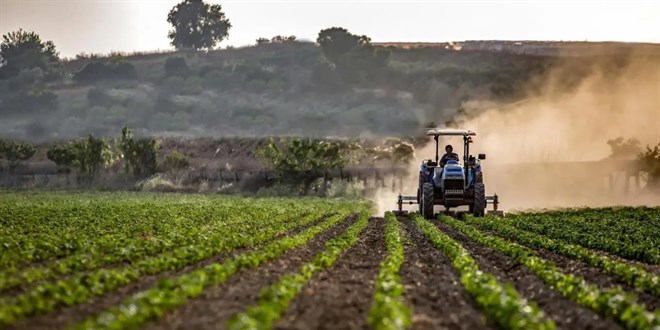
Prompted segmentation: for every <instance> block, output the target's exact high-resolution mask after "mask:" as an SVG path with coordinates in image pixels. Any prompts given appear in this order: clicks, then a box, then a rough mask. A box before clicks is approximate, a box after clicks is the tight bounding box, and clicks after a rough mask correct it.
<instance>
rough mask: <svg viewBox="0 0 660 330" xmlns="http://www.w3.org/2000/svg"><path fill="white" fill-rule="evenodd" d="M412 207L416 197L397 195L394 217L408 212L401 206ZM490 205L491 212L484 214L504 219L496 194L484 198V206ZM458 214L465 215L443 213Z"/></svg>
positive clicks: (451, 213) (453, 214) (453, 213)
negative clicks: (491, 206) (491, 207)
mask: <svg viewBox="0 0 660 330" xmlns="http://www.w3.org/2000/svg"><path fill="white" fill-rule="evenodd" d="M404 204H407V205H413V204H417V196H403V195H401V194H399V197H397V200H396V205H397V209H396V210H394V211H393V212H394V214H395V215H407V214H408V211H407V210H404V209H403V205H404ZM488 204H491V205H493V209H492V210H486V214H488V215H494V216H498V217H504V211H502V210H499V209H498V207H499V205H500V199H499V197H498V196H497V194H495V195H493V196H486V205H488ZM459 213H465V212H451V211H445V214H448V215H451V216H456V215H458V214H459Z"/></svg>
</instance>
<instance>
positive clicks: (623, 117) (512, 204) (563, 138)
mask: <svg viewBox="0 0 660 330" xmlns="http://www.w3.org/2000/svg"><path fill="white" fill-rule="evenodd" d="M618 60H619V61H621V59H618ZM612 63H613V60H612V59H610V58H604V57H603V58H599V60H594V62H591V63H588V67H586V68H585V67H582V68H580V70H581V71H582V73H583V76H582V77H580V79H578V81H577V82H576V81H575V74H574V73H573V72H572V71H574V70H575V68H574V65H575V64H574V62H573V64H570V65H569V64H566V65H558V66H557V67H556V68H555V69H553V70H551V71H550V72H548V73H546V74H545V75H544V76H542V77H537V78H536V79H534V81H530V86H532V85H533V86H534V88H531V87H530V91H528V92H527V95H528V97H527V98H526V99H524V100H522V101H518V102H515V103H509V104H498V103H493V102H490V101H482V100H470V101H467V102H465V103H463V105H462V107H463V108H464V109H465V110H466V112H467V114H466V115H461V117H457V118H456V120H455V121H456V122H457V125H456V126H457V127H459V128H464V129H470V130H474V131H476V132H477V133H478V136H477V137H476V138H475V139H474V140H475V143H474V144H473V145H472V147H471V148H472V149H471V151H472V153H473V154H476V153H486V154H487V156H488V157H487V160H486V161H484V162H483V163H482V164H483V167H484V171H485V183H486V190H487V194H492V193H495V192H496V193H498V194H499V196H500V197H501V200H502V206H503V207H504V208H506V209H508V210H512V209H532V208H557V207H577V206H607V205H660V196H658V195H657V194H653V193H652V192H650V191H644V189H643V186H644V176H643V175H642V176H641V177H639V178H635V177H627V176H626V174H625V172H623V171H614V170H612V169H607V168H605V166H604V165H598V164H596V163H579V162H589V161H599V160H603V159H605V158H607V157H608V156H609V155H610V148H609V146H608V145H607V143H606V142H607V140H609V139H612V138H616V137H619V136H622V137H625V138H636V139H638V140H639V141H640V142H641V143H642V145H644V146H646V145H651V146H653V145H656V144H658V143H659V142H660V56H633V55H630V56H627V57H626V58H625V60H624V62H623V63H616V65H613V64H612ZM571 65H572V66H573V67H572V66H571ZM447 142H454V143H453V144H454V148H455V149H457V147H458V149H459V150H460V148H461V146H462V142H461V140H460V139H459V138H454V139H452V140H446V141H441V146H443V145H444V144H445V143H447ZM432 149H433V147H431V146H430V145H427V146H426V147H425V148H424V149H422V150H416V152H415V153H416V155H417V156H418V157H417V158H418V159H416V160H415V161H413V162H412V164H411V173H412V177H411V179H409V180H408V183H409V186H408V187H407V188H406V189H405V190H404V194H409V195H414V194H415V193H416V190H417V179H416V173H417V171H418V170H417V168H418V166H419V164H420V162H421V160H422V159H425V158H430V157H433V154H434V150H432ZM441 150H442V148H441ZM624 168H625V167H624ZM626 181H627V182H628V183H626ZM627 185H628V187H627V188H626V186H627ZM390 199H391V200H392V201H391V202H390V203H391V204H389V205H392V206H391V207H390V209H392V208H393V207H394V204H393V201H394V200H395V199H394V198H390V196H388V199H387V201H389V200H390ZM378 203H382V201H380V200H379V201H378ZM411 209H414V208H411Z"/></svg>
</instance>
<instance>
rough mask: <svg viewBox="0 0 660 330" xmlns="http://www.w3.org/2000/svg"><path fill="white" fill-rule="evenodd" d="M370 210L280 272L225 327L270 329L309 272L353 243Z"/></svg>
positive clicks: (366, 220) (331, 259) (305, 281)
mask: <svg viewBox="0 0 660 330" xmlns="http://www.w3.org/2000/svg"><path fill="white" fill-rule="evenodd" d="M368 221H369V214H368V213H362V214H360V216H359V218H358V220H357V221H356V222H355V223H354V224H353V225H351V226H350V227H349V228H348V229H346V231H345V232H344V233H343V234H342V235H340V236H339V237H337V238H334V239H332V240H330V241H328V242H327V243H326V244H325V245H326V248H325V250H323V251H321V252H319V253H318V254H317V255H315V256H314V258H313V259H312V260H311V261H309V262H307V263H305V264H304V265H303V266H302V267H301V269H300V272H299V273H297V274H291V275H285V276H282V277H281V278H280V279H279V280H278V281H277V282H276V283H275V284H273V285H271V286H270V287H267V288H266V289H264V290H263V291H262V292H261V296H260V298H259V302H258V303H257V305H256V306H254V307H251V308H248V309H247V310H246V311H245V312H243V313H240V314H238V315H235V316H234V317H232V318H231V319H230V320H229V321H228V322H227V328H228V329H232V330H233V329H270V328H271V327H272V325H273V323H274V322H275V321H277V320H278V319H279V318H280V317H281V316H282V313H284V312H285V311H286V309H287V307H288V306H289V303H290V302H291V300H292V299H293V298H294V297H295V296H296V295H297V294H298V292H300V289H301V288H302V287H303V285H305V283H307V281H309V280H310V279H311V278H312V276H313V275H314V274H315V273H316V272H318V271H319V270H322V269H324V268H327V267H330V266H332V264H334V263H335V261H336V260H337V258H338V257H339V256H340V255H341V254H342V253H343V252H344V251H345V250H346V249H348V248H349V247H351V246H352V245H353V244H355V243H356V242H357V240H358V237H359V236H360V233H361V232H362V231H363V230H364V228H366V227H367V224H368Z"/></svg>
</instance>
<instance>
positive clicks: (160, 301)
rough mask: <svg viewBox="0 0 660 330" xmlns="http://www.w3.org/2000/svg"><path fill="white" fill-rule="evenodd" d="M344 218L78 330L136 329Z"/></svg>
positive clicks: (175, 283)
mask: <svg viewBox="0 0 660 330" xmlns="http://www.w3.org/2000/svg"><path fill="white" fill-rule="evenodd" d="M360 207H364V206H360ZM360 207H358V208H356V209H352V211H358V212H363V211H364V209H362V210H361V209H360ZM346 215H347V214H346V213H343V214H339V215H335V216H333V217H330V218H329V219H328V220H326V221H324V222H323V223H321V224H319V225H316V226H313V227H311V228H309V229H307V230H305V231H304V232H302V233H300V234H297V235H294V236H287V237H284V238H281V239H279V240H276V241H273V242H272V243H268V244H266V245H263V246H261V247H257V248H256V249H254V251H250V252H246V253H241V254H238V255H236V256H234V257H233V258H230V259H229V260H227V261H225V262H223V263H219V264H217V263H216V264H211V265H209V266H206V267H204V268H202V269H200V270H196V271H193V272H190V273H187V274H184V275H181V276H178V277H175V278H173V279H169V280H164V281H161V282H159V283H158V284H157V285H156V286H154V287H152V288H150V289H147V290H146V291H143V292H140V293H138V294H136V295H134V296H133V298H130V299H128V300H127V301H125V302H123V303H122V304H121V305H120V306H119V307H114V308H111V309H110V310H108V311H106V312H104V313H101V314H100V315H98V316H97V317H95V318H92V319H89V320H87V321H85V322H84V323H82V324H80V325H79V326H78V328H80V329H89V328H97V327H105V328H126V327H136V326H139V325H141V324H143V323H144V322H146V321H147V320H149V319H152V318H155V317H158V316H160V315H162V314H163V312H164V311H166V310H169V309H172V308H174V307H176V306H179V305H182V304H184V303H185V302H186V300H187V299H189V298H193V297H196V296H198V295H199V294H201V292H202V291H203V290H204V289H205V288H207V287H209V286H211V285H217V284H220V283H223V282H224V281H226V280H227V278H228V277H229V276H231V275H233V274H235V273H236V272H238V271H240V270H243V269H249V268H254V267H257V266H259V265H260V264H261V263H263V262H266V261H268V260H271V259H273V258H275V257H277V256H279V255H280V254H282V253H284V252H286V251H288V250H290V249H293V248H296V247H299V246H302V245H304V244H305V243H307V242H308V241H309V240H311V239H312V238H313V237H314V236H316V235H317V234H318V233H320V232H322V231H324V230H327V229H329V228H331V227H332V226H334V225H336V224H337V223H338V222H340V221H342V220H343V219H344V218H345V217H346ZM361 218H362V219H363V220H362V222H363V226H366V221H367V215H366V214H362V215H361ZM359 223H360V222H359ZM355 226H356V225H354V227H352V228H353V229H352V230H353V231H355V230H356V229H355V228H356V227H355ZM353 235H356V233H353Z"/></svg>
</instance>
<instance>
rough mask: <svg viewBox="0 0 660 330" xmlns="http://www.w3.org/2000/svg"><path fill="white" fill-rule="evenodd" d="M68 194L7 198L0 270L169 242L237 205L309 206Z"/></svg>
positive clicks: (254, 208)
mask: <svg viewBox="0 0 660 330" xmlns="http://www.w3.org/2000/svg"><path fill="white" fill-rule="evenodd" d="M69 196H71V199H72V201H70V202H61V201H59V200H58V199H56V198H54V197H53V196H52V195H48V196H46V197H45V198H44V199H45V201H43V203H44V205H39V204H37V205H35V203H34V201H32V204H30V203H29V201H30V198H27V200H28V201H27V202H23V203H19V202H14V203H12V202H11V201H12V199H11V198H9V202H8V203H7V204H4V203H3V204H2V205H0V213H1V214H4V215H6V216H5V217H3V218H0V224H1V226H0V228H1V229H2V231H3V233H7V234H6V235H4V234H3V235H0V252H1V253H0V270H2V271H4V272H12V271H15V270H16V269H17V268H18V267H19V266H21V265H25V264H29V263H32V262H43V261H46V260H50V259H53V258H62V257H66V256H69V255H73V254H76V253H78V252H83V253H89V251H92V252H94V251H96V253H98V254H100V253H104V252H105V251H108V250H113V249H116V247H117V246H122V245H131V243H134V244H133V245H137V246H143V245H145V246H148V245H152V246H156V247H155V249H157V248H158V244H159V243H149V242H152V241H153V242H159V241H165V242H168V241H171V240H173V239H177V237H181V236H190V235H191V234H192V235H194V234H196V233H200V229H204V228H205V227H207V226H209V225H210V224H212V223H217V222H226V221H232V220H236V216H235V213H234V211H233V210H236V209H241V214H242V217H241V218H242V219H243V220H244V221H249V220H251V219H259V218H263V216H264V215H265V214H269V215H273V216H281V215H285V214H288V213H300V212H302V210H307V209H308V208H309V207H308V206H307V205H306V204H305V203H304V202H302V201H295V202H291V201H287V200H286V199H267V200H261V201H259V200H255V199H251V198H244V199H238V198H232V197H230V198H199V197H197V198H181V200H176V199H175V200H173V199H171V198H162V197H159V198H156V197H154V198H148V196H147V197H143V196H141V197H134V196H133V197H131V196H129V198H127V199H126V200H114V198H115V197H112V198H111V199H110V200H107V199H106V198H103V196H104V195H101V196H96V195H91V196H92V197H89V196H88V195H69ZM10 197H11V196H10ZM3 198H4V196H3ZM86 198H89V199H90V200H87V199H86ZM60 202H61V203H60ZM75 202H78V203H77V204H76V203H75ZM313 204H326V206H331V205H333V203H322V202H319V201H315V203H313ZM274 206H275V207H274ZM176 233H180V234H179V235H177V234H176ZM164 244H165V245H167V243H164Z"/></svg>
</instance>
